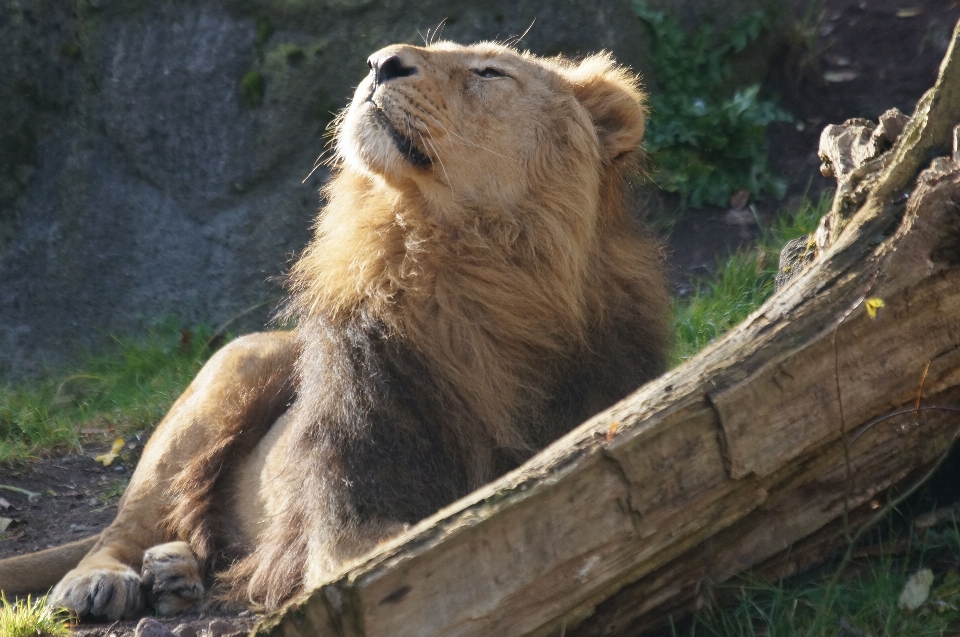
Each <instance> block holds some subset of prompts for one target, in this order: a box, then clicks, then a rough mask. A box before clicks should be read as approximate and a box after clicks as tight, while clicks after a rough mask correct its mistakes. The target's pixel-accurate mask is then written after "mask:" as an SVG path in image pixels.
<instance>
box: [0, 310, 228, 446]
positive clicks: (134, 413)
mask: <svg viewBox="0 0 960 637" xmlns="http://www.w3.org/2000/svg"><path fill="white" fill-rule="evenodd" d="M210 335H211V330H210V329H209V328H206V327H198V328H196V329H195V330H180V329H179V328H178V327H177V326H176V325H175V324H173V323H172V322H168V323H166V324H164V325H161V326H159V327H156V328H154V329H151V330H150V331H149V332H148V333H147V335H146V338H144V339H139V340H136V339H116V341H115V342H114V346H113V347H112V348H109V351H108V352H106V353H104V354H101V355H98V356H91V357H89V358H88V359H87V361H86V362H85V363H84V364H83V365H81V366H80V368H79V369H77V370H75V371H74V372H73V373H68V374H54V373H51V374H49V375H48V377H47V378H45V379H42V380H40V381H39V382H37V381H34V382H20V383H17V384H7V385H2V386H0V464H2V463H10V462H16V461H22V460H24V459H27V458H30V457H32V456H34V455H36V454H38V453H41V452H49V451H57V452H60V451H72V450H77V449H79V448H80V447H81V444H82V443H83V442H84V440H88V439H90V438H96V439H97V440H98V441H105V440H110V439H113V438H115V437H123V436H126V435H129V434H132V433H135V432H140V431H145V430H149V429H151V428H153V426H154V425H156V424H157V423H158V422H159V421H160V419H161V418H162V417H163V415H164V414H165V413H166V411H167V409H169V408H170V405H172V404H173V401H174V400H176V398H177V396H179V395H180V393H181V392H182V391H183V390H184V388H186V386H187V385H188V384H189V382H190V380H191V379H192V378H193V377H194V376H195V375H196V373H197V371H199V369H200V367H201V366H202V365H203V363H204V362H205V361H206V359H207V357H208V356H209V353H210V352H209V348H208V347H207V340H208V339H209V338H210Z"/></svg>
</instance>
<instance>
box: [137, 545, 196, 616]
mask: <svg viewBox="0 0 960 637" xmlns="http://www.w3.org/2000/svg"><path fill="white" fill-rule="evenodd" d="M141 573H142V577H143V589H144V591H145V592H146V596H147V602H148V603H149V604H150V605H151V606H152V607H153V609H154V610H155V611H157V614H158V615H162V616H168V615H176V614H177V613H181V612H183V611H185V610H187V609H188V608H190V607H191V606H193V605H194V604H196V603H197V602H198V601H200V598H201V597H202V596H203V581H202V580H201V578H200V564H198V563H197V558H196V557H194V555H193V552H192V551H191V550H190V546H189V545H188V544H187V543H186V542H167V543H166V544H158V545H157V546H154V547H153V548H151V549H148V550H147V551H146V552H145V553H144V554H143V569H142V571H141Z"/></svg>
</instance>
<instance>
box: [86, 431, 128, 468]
mask: <svg viewBox="0 0 960 637" xmlns="http://www.w3.org/2000/svg"><path fill="white" fill-rule="evenodd" d="M124 444H126V443H124V441H123V438H117V439H116V440H114V441H113V446H111V447H110V451H108V452H107V453H105V454H102V455H99V456H97V457H96V458H94V460H96V461H97V462H100V463H102V464H103V466H105V467H109V466H110V465H111V464H113V461H114V460H116V459H117V455H118V454H119V453H120V450H121V449H123V445H124Z"/></svg>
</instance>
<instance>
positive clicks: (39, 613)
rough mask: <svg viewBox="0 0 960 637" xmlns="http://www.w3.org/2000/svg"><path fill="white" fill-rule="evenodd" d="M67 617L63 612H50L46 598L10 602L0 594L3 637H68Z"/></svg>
mask: <svg viewBox="0 0 960 637" xmlns="http://www.w3.org/2000/svg"><path fill="white" fill-rule="evenodd" d="M70 634H71V631H70V621H69V616H68V615H67V613H66V612H65V611H56V610H51V609H50V608H48V607H47V598H46V597H40V598H39V599H36V600H33V599H31V598H30V597H29V596H27V599H26V600H19V601H17V602H10V601H8V600H7V597H6V595H4V594H3V593H0V635H3V637H68V635H70Z"/></svg>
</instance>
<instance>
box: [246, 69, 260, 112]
mask: <svg viewBox="0 0 960 637" xmlns="http://www.w3.org/2000/svg"><path fill="white" fill-rule="evenodd" d="M264 90H265V87H264V82H263V76H262V75H261V74H260V72H259V71H250V72H249V73H247V74H246V75H244V76H243V79H241V80H240V96H241V97H242V98H243V103H244V104H246V105H247V106H250V107H251V108H252V107H256V106H260V104H262V103H263V92H264Z"/></svg>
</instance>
